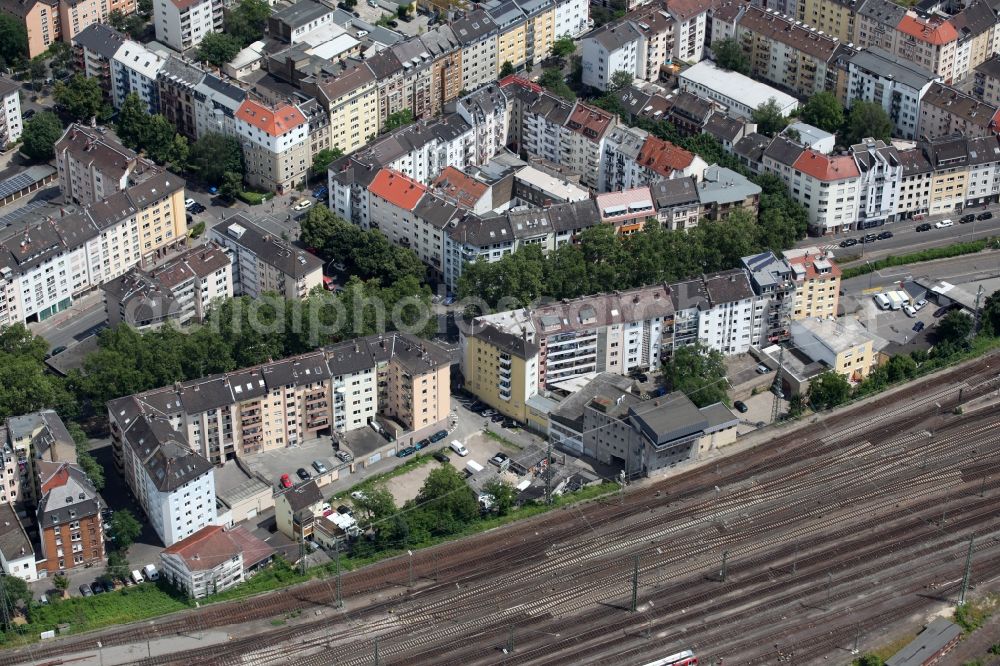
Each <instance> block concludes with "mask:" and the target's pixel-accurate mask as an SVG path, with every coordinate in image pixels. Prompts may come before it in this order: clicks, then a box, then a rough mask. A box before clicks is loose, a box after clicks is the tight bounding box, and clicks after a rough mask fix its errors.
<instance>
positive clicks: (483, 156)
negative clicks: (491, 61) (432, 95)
mask: <svg viewBox="0 0 1000 666" xmlns="http://www.w3.org/2000/svg"><path fill="white" fill-rule="evenodd" d="M455 112H456V113H457V114H458V115H459V116H460V117H461V118H462V119H463V120H464V121H465V122H466V123H468V125H469V127H471V128H472V134H473V148H472V163H473V164H485V163H487V162H489V161H490V160H491V159H493V157H494V156H496V155H497V154H498V153H499V152H500V151H501V150H502V149H503V148H504V146H506V145H507V123H508V118H509V110H508V105H507V96H506V95H505V94H504V92H503V89H502V88H501V87H500V86H498V85H494V84H489V85H486V86H483V87H482V88H480V89H479V90H477V91H476V92H474V93H470V94H468V95H466V96H465V97H462V98H461V99H459V100H458V101H457V102H456V104H455Z"/></svg>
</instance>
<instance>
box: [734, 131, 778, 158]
mask: <svg viewBox="0 0 1000 666" xmlns="http://www.w3.org/2000/svg"><path fill="white" fill-rule="evenodd" d="M770 144H771V139H769V138H767V137H766V136H764V135H763V134H758V133H757V132H754V133H753V134H747V135H746V136H745V137H743V138H742V139H740V140H739V141H737V142H736V144H735V145H734V146H733V152H734V153H736V154H737V155H739V156H740V157H743V158H746V159H747V160H749V161H750V162H753V163H757V162H760V161H761V160H762V159H763V158H764V151H765V150H766V149H767V147H768V146H769V145H770Z"/></svg>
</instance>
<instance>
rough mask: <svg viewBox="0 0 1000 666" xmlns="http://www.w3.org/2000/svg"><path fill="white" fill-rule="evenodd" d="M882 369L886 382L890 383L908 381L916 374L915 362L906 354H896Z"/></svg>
mask: <svg viewBox="0 0 1000 666" xmlns="http://www.w3.org/2000/svg"><path fill="white" fill-rule="evenodd" d="M882 367H883V368H884V369H885V376H886V380H887V381H888V382H890V383H893V382H899V381H903V380H904V379H910V378H912V377H913V376H914V375H916V374H917V362H916V361H914V360H913V358H912V357H911V356H909V355H906V354H896V355H895V356H893V357H892V358H890V359H889V362H888V363H886V364H885V365H884V366H882Z"/></svg>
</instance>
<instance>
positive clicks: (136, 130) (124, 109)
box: [116, 93, 150, 150]
mask: <svg viewBox="0 0 1000 666" xmlns="http://www.w3.org/2000/svg"><path fill="white" fill-rule="evenodd" d="M149 122H150V116H149V111H148V110H147V109H146V105H145V104H144V103H143V101H142V100H141V99H140V98H139V96H138V95H137V94H135V93H129V94H128V95H126V96H125V100H124V101H123V102H122V105H121V108H120V109H118V126H117V127H116V131H117V133H118V138H119V139H120V140H121V142H122V143H123V144H125V145H126V146H127V147H129V148H133V149H136V150H141V149H142V146H143V144H144V143H145V141H146V134H147V132H148V128H149Z"/></svg>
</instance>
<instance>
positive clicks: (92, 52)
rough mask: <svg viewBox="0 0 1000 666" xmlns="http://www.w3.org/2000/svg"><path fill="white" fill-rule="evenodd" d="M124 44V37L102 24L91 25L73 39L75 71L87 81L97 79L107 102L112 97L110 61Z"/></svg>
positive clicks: (112, 85)
mask: <svg viewBox="0 0 1000 666" xmlns="http://www.w3.org/2000/svg"><path fill="white" fill-rule="evenodd" d="M124 43H125V35H123V34H122V33H120V32H118V31H117V30H115V29H114V28H112V27H111V26H107V25H104V24H103V23H92V24H91V25H89V26H87V27H86V28H85V29H83V30H81V31H80V33H79V34H78V35H77V36H76V37H74V38H73V54H74V60H75V62H76V69H77V71H78V72H80V73H81V74H83V75H84V76H86V77H87V78H88V79H97V80H98V81H99V82H100V84H101V91H102V92H103V93H104V98H105V99H106V100H108V101H111V100H112V98H113V95H114V93H113V90H114V78H113V76H112V72H111V60H112V59H113V58H114V57H115V53H117V52H118V49H120V48H121V47H122V44H124Z"/></svg>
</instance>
